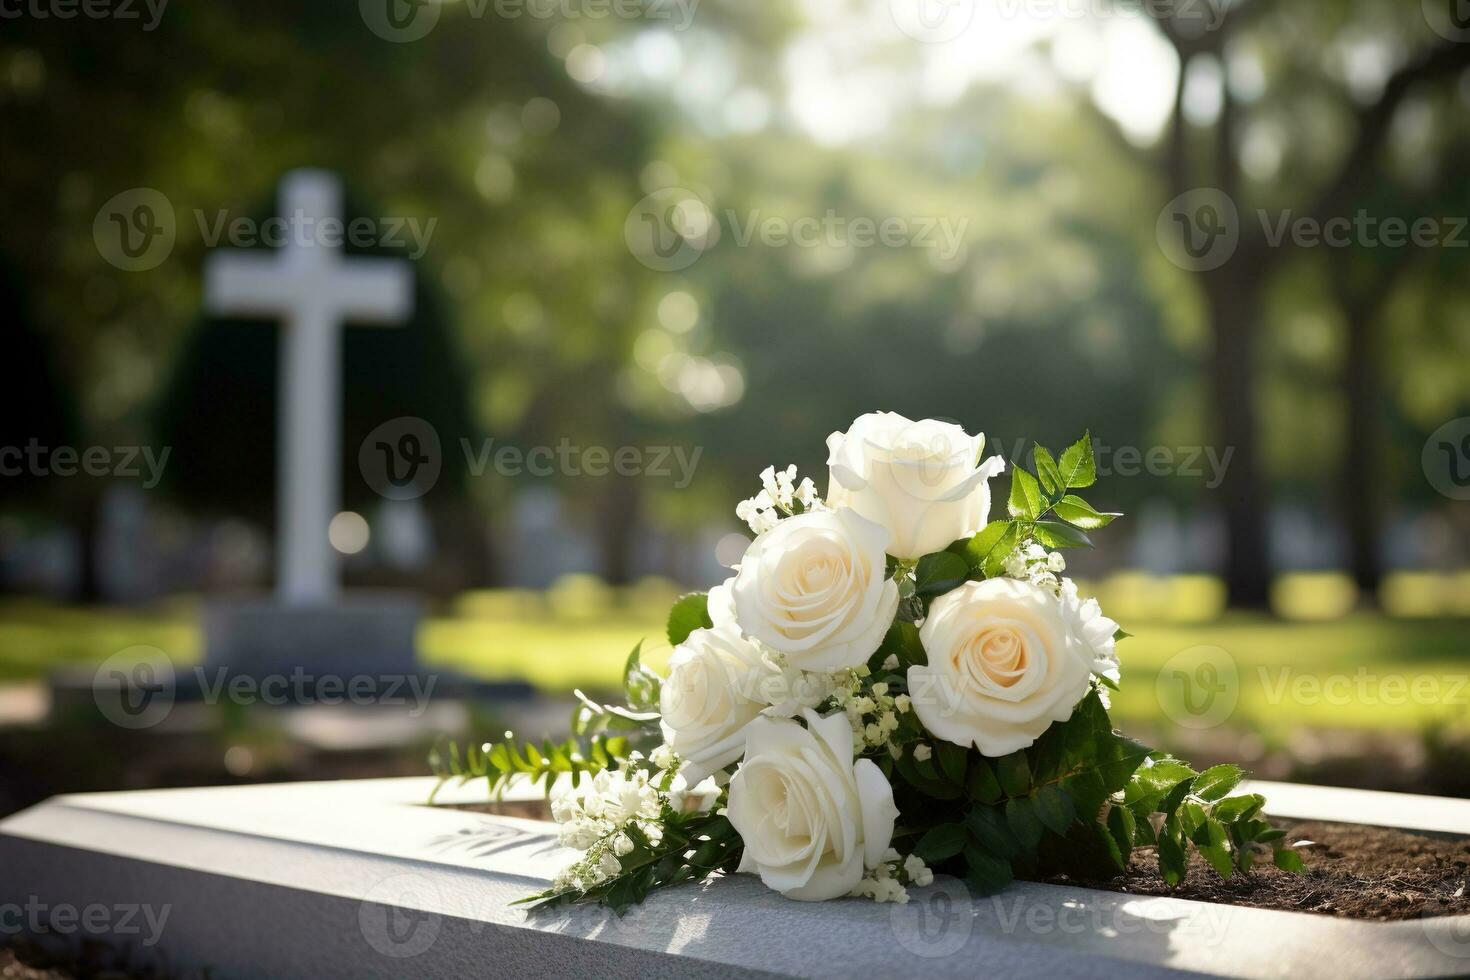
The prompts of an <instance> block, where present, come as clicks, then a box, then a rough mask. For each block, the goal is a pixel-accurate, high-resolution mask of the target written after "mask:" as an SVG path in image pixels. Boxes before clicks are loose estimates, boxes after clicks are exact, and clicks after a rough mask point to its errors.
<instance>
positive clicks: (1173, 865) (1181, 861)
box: [1159, 826, 1189, 887]
mask: <svg viewBox="0 0 1470 980" xmlns="http://www.w3.org/2000/svg"><path fill="white" fill-rule="evenodd" d="M1188 867H1189V866H1188V864H1186V863H1185V855H1184V847H1183V846H1182V845H1181V844H1180V843H1179V839H1178V838H1177V837H1175V836H1174V834H1173V833H1172V832H1171V831H1170V829H1169V828H1168V827H1167V826H1166V827H1165V828H1164V830H1163V831H1162V832H1161V833H1160V834H1159V872H1160V874H1162V875H1163V876H1164V883H1165V884H1167V885H1169V886H1170V887H1173V886H1174V885H1177V884H1179V883H1180V882H1181V881H1183V880H1184V873H1185V871H1186V870H1188Z"/></svg>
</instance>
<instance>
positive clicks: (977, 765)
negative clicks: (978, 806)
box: [965, 758, 1004, 803]
mask: <svg viewBox="0 0 1470 980" xmlns="http://www.w3.org/2000/svg"><path fill="white" fill-rule="evenodd" d="M965 785H966V788H967V789H969V791H970V799H972V800H977V801H979V802H981V803H998V802H1000V799H1001V797H1002V796H1003V795H1004V793H1003V792H1002V791H1001V788H1000V780H998V779H996V778H995V770H993V769H991V768H990V763H988V762H986V761H985V760H984V759H982V758H975V759H971V760H970V770H969V772H968V773H967V774H966V783H965Z"/></svg>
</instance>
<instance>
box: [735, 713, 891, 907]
mask: <svg viewBox="0 0 1470 980" xmlns="http://www.w3.org/2000/svg"><path fill="white" fill-rule="evenodd" d="M803 714H804V716H805V717H806V722H807V727H805V728H803V727H802V726H801V725H800V724H799V723H798V722H795V721H785V720H777V719H774V718H760V719H758V720H756V721H754V722H752V723H751V725H750V727H749V728H748V729H747V739H746V746H745V761H743V762H742V763H741V764H740V768H739V769H738V770H736V772H735V775H734V776H733V777H732V778H731V779H730V797H729V803H728V807H727V813H728V815H729V818H730V823H731V825H732V826H734V828H735V830H736V831H737V832H738V833H739V834H740V839H741V840H742V841H743V842H744V844H745V853H744V855H743V856H742V857H741V859H740V870H741V871H754V872H756V873H757V874H759V875H760V876H761V881H763V882H765V884H766V886H767V887H768V888H773V889H775V890H776V891H778V892H780V893H781V894H783V895H785V896H786V897H787V898H797V899H802V900H804V901H811V902H818V901H823V900H825V899H829V898H837V897H838V896H841V895H846V894H848V893H849V892H851V891H852V890H853V888H854V887H855V886H856V885H857V883H858V882H859V881H860V880H861V879H862V877H863V871H864V869H865V868H872V867H876V866H877V865H878V863H879V862H880V861H881V860H882V859H883V854H884V852H886V851H887V850H888V845H889V843H890V842H891V841H892V839H893V821H894V820H895V819H896V818H897V817H898V808H897V807H896V806H894V805H893V787H891V786H889V785H888V780H887V779H885V778H883V771H882V770H881V769H879V768H878V767H877V766H876V765H874V763H873V761H872V760H871V759H859V760H858V761H857V762H856V763H854V762H853V759H852V728H851V726H850V725H849V724H848V722H847V716H846V715H843V714H835V715H832V716H831V717H828V718H821V717H819V716H818V715H817V713H816V712H815V711H811V710H807V711H805V712H803Z"/></svg>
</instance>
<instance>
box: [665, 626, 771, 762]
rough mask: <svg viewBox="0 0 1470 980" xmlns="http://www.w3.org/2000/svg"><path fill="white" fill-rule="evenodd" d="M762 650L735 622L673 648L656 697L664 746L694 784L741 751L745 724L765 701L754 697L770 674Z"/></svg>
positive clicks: (692, 636) (702, 631)
mask: <svg viewBox="0 0 1470 980" xmlns="http://www.w3.org/2000/svg"><path fill="white" fill-rule="evenodd" d="M769 672H770V671H769V668H767V667H766V666H765V665H764V664H763V663H762V661H761V652H760V648H759V647H757V646H756V645H755V644H754V643H752V642H751V641H750V640H747V639H746V638H745V637H743V636H741V635H740V630H739V629H737V628H736V627H735V626H734V625H733V624H726V625H723V626H716V627H715V628H714V629H699V630H695V631H694V632H692V633H690V634H689V638H688V639H686V640H685V641H684V642H683V643H680V644H679V645H678V646H676V647H674V652H673V654H672V655H671V656H670V657H669V676H668V678H667V679H665V680H664V683H663V689H662V693H661V694H660V696H659V714H660V716H661V719H660V722H659V727H660V728H662V729H663V735H664V744H666V745H667V746H668V747H669V748H671V749H673V750H674V751H675V752H677V753H679V757H680V758H682V759H683V760H684V766H683V767H682V768H681V769H680V770H679V774H680V775H681V776H683V777H684V780H685V782H686V783H687V784H688V785H690V786H693V785H695V784H696V783H698V782H700V781H701V780H702V779H704V778H705V777H706V776H708V775H710V774H711V773H713V772H715V771H716V770H718V769H723V768H725V767H726V766H728V765H730V764H731V763H732V762H734V761H735V760H736V759H739V758H740V754H741V753H742V752H744V751H745V726H746V725H747V724H749V723H750V722H751V721H752V720H753V719H754V718H755V717H756V715H758V714H760V713H761V710H762V709H763V708H765V707H766V705H765V703H764V702H761V701H758V700H756V699H755V697H754V692H755V689H756V688H757V686H758V684H759V678H760V677H761V676H762V675H764V674H767V673H769Z"/></svg>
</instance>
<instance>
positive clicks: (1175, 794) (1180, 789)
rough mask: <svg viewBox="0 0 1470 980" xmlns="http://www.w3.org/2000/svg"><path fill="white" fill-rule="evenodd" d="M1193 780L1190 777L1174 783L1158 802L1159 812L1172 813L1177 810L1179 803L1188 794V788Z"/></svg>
mask: <svg viewBox="0 0 1470 980" xmlns="http://www.w3.org/2000/svg"><path fill="white" fill-rule="evenodd" d="M1193 782H1194V780H1192V779H1186V780H1184V781H1183V782H1181V783H1179V784H1178V785H1176V786H1175V787H1174V788H1173V789H1171V790H1169V793H1168V795H1166V796H1165V797H1164V799H1163V802H1161V803H1160V804H1159V807H1158V808H1159V812H1161V813H1173V812H1174V811H1175V810H1178V809H1179V807H1180V804H1182V803H1183V802H1184V800H1185V798H1186V797H1188V796H1189V788H1190V786H1191V785H1192V784H1193Z"/></svg>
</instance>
